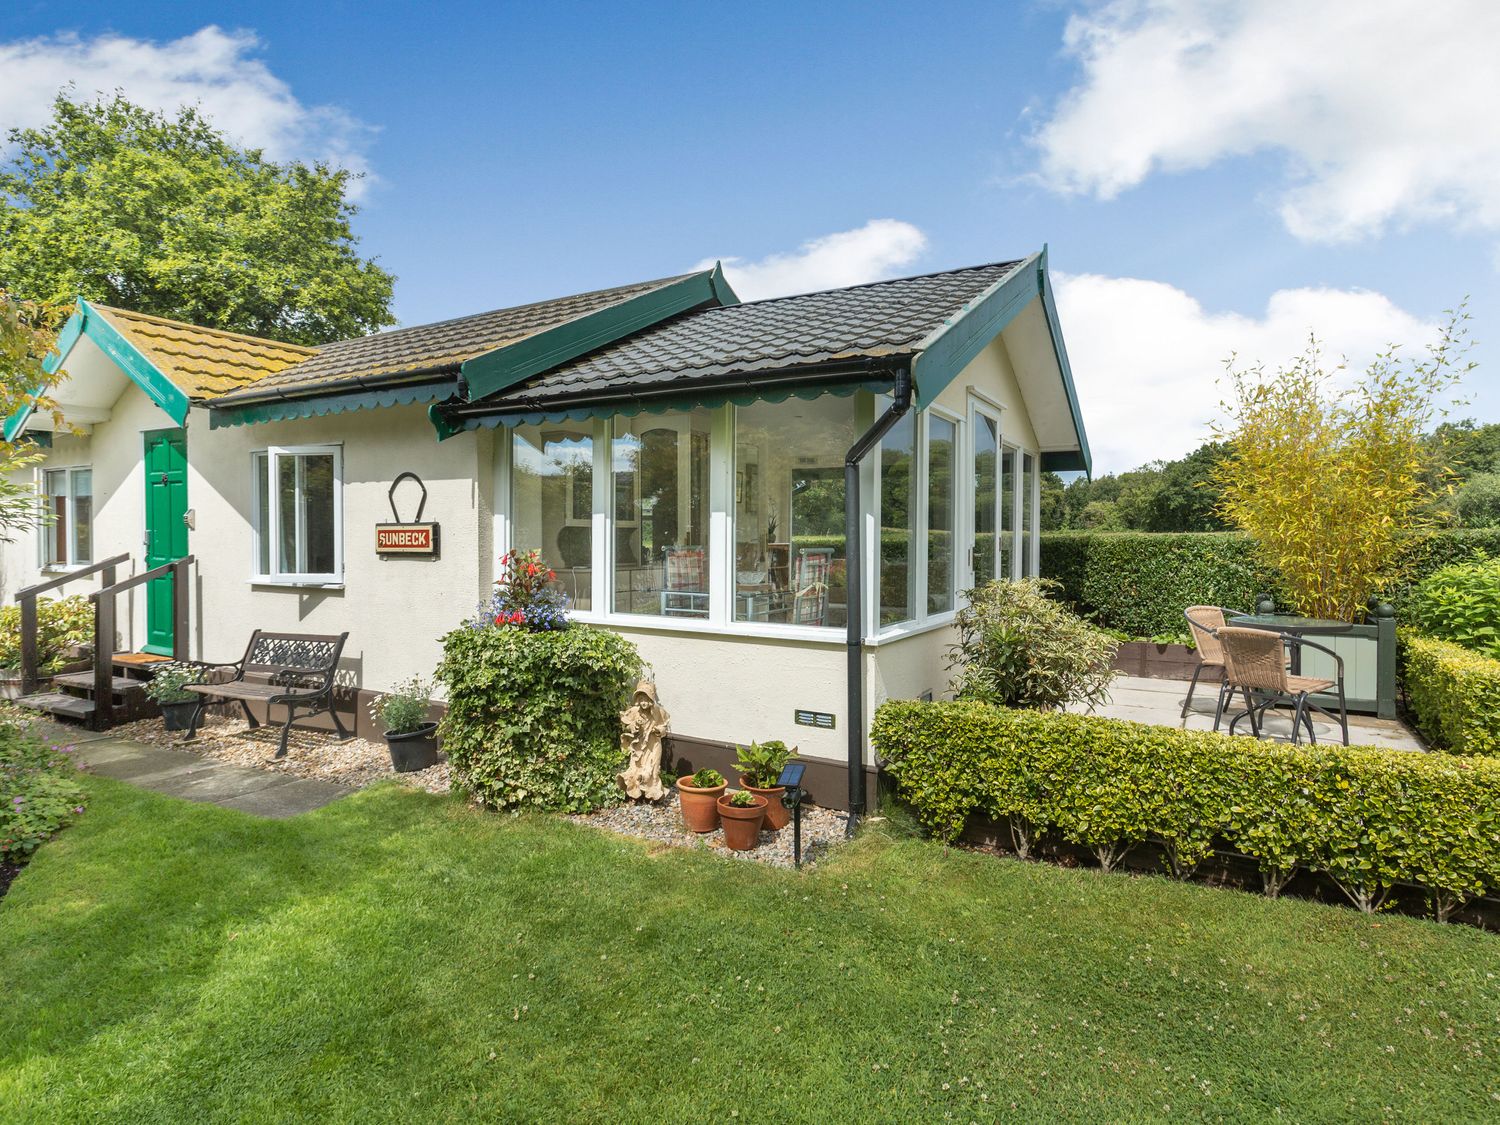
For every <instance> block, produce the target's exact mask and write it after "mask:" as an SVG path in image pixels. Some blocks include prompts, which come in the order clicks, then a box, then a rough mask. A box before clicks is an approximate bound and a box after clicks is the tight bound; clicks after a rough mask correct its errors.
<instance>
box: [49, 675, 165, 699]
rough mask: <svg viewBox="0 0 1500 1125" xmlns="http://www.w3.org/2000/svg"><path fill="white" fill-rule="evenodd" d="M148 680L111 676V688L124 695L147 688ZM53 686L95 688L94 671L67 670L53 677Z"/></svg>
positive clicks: (88, 689) (90, 690) (90, 689)
mask: <svg viewBox="0 0 1500 1125" xmlns="http://www.w3.org/2000/svg"><path fill="white" fill-rule="evenodd" d="M148 682H149V681H147V680H132V679H130V678H129V677H128V676H111V677H110V678H109V684H110V690H111V691H113V692H114V693H115V694H116V695H124V694H125V693H126V692H129V691H143V690H145V687H146V684H147V683H148ZM52 686H53V687H70V688H81V689H83V690H84V691H89V692H92V691H93V690H94V673H93V672H65V673H64V674H63V675H61V676H53V677H52Z"/></svg>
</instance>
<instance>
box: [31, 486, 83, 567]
mask: <svg viewBox="0 0 1500 1125" xmlns="http://www.w3.org/2000/svg"><path fill="white" fill-rule="evenodd" d="M93 482H94V473H93V470H92V469H88V468H76V469H48V470H46V471H45V472H44V473H43V474H42V497H43V500H42V502H43V506H44V508H45V509H46V512H47V514H48V516H49V517H50V522H49V523H47V525H46V526H45V527H43V528H42V565H43V566H80V565H82V564H84V563H88V562H92V561H93V549H94V548H93V528H94V483H93Z"/></svg>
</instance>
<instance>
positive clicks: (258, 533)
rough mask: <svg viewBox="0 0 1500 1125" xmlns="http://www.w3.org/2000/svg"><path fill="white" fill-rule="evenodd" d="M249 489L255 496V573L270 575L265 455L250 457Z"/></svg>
mask: <svg viewBox="0 0 1500 1125" xmlns="http://www.w3.org/2000/svg"><path fill="white" fill-rule="evenodd" d="M250 476H251V481H250V488H251V491H252V492H253V493H254V495H255V573H256V574H260V575H268V574H270V573H271V485H270V482H269V481H268V480H267V479H266V455H265V454H264V453H252V454H251V455H250Z"/></svg>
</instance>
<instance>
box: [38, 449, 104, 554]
mask: <svg viewBox="0 0 1500 1125" xmlns="http://www.w3.org/2000/svg"><path fill="white" fill-rule="evenodd" d="M80 472H82V473H88V474H89V499H90V500H92V499H93V497H94V481H93V472H94V466H93V465H92V464H88V465H44V466H42V467H41V468H39V469H38V470H37V490H36V491H37V505H38V507H39V508H40V510H41V511H42V513H43V515H44V517H45V516H50V515H51V514H52V507H51V505H50V504H49V503H48V499H49V496H50V494H49V493H48V492H47V474H48V473H62V474H64V479H65V480H66V481H67V485H66V491H65V492H64V493H63V515H62V524H63V528H64V530H65V532H66V534H67V541H68V557H67V558H66V559H53V560H52V561H51V562H49V561H48V560H47V545H48V543H50V542H51V537H52V534H53V531H54V529H55V527H56V524H55V523H47V522H42V523H40V524H39V526H38V531H39V532H40V534H39V535H38V536H37V565H38V566H39V567H40V568H41V569H43V570H56V571H63V570H77V569H78V568H80V567H85V566H89V565H90V564H91V563H92V562H93V559H92V558H87V559H83V558H79V557H78V518H77V513H76V512H75V511H74V508H73V500H74V490H73V476H74V474H75V473H80ZM92 518H93V513H92V512H91V515H90V520H91V521H92ZM92 531H93V527H92V523H91V525H90V533H91V534H92ZM89 554H90V555H91V556H92V554H93V552H92V551H90V552H89Z"/></svg>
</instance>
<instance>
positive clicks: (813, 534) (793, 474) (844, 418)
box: [734, 395, 855, 628]
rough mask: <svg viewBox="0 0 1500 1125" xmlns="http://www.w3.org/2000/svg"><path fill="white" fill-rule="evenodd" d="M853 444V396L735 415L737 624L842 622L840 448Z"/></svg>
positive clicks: (767, 405)
mask: <svg viewBox="0 0 1500 1125" xmlns="http://www.w3.org/2000/svg"><path fill="white" fill-rule="evenodd" d="M854 437H855V433H854V399H853V398H852V397H846V398H839V397H837V396H834V395H824V396H823V397H821V398H817V399H814V400H813V401H812V402H804V401H803V400H802V399H800V398H796V397H793V398H789V399H787V400H786V401H785V402H779V403H771V402H757V403H753V404H751V405H750V406H744V407H740V408H739V409H738V410H736V411H735V438H734V441H735V463H734V482H735V483H734V515H735V519H734V539H735V596H734V619H735V620H736V621H776V622H782V623H785V624H792V625H817V626H833V627H838V628H843V626H844V625H845V623H846V622H847V621H848V619H849V618H848V604H849V594H848V586H847V581H846V571H845V550H844V451H845V450H846V449H848V448H849V446H851V445H853V444H854Z"/></svg>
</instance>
